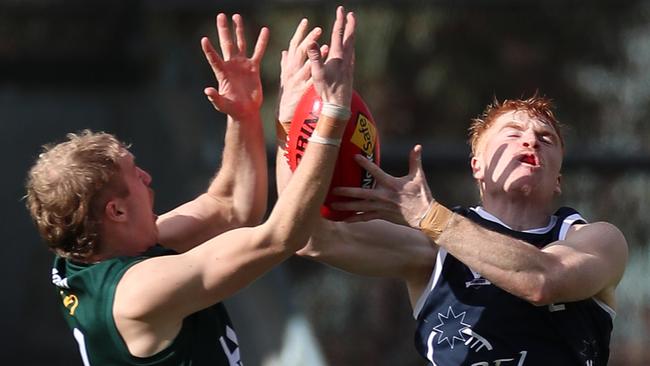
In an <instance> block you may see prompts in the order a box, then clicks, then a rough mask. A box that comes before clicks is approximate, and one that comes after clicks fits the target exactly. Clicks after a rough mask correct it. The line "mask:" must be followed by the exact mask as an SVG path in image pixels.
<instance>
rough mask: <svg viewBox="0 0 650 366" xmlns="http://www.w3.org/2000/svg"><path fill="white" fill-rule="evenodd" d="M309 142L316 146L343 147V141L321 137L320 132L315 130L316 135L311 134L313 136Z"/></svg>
mask: <svg viewBox="0 0 650 366" xmlns="http://www.w3.org/2000/svg"><path fill="white" fill-rule="evenodd" d="M307 141H309V142H313V143H315V144H321V145H332V146H337V147H338V146H341V139H332V138H329V137H323V136H319V135H318V132H316V130H314V133H312V134H311V136H310V137H309V138H308V139H307Z"/></svg>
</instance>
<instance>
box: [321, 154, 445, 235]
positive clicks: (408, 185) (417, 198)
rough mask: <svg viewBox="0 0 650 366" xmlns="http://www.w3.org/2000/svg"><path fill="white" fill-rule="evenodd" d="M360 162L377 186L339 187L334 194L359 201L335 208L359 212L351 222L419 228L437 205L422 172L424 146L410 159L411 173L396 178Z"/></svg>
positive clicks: (361, 160)
mask: <svg viewBox="0 0 650 366" xmlns="http://www.w3.org/2000/svg"><path fill="white" fill-rule="evenodd" d="M355 160H356V162H357V163H358V164H359V165H361V166H362V167H363V168H364V169H366V170H367V171H368V172H369V173H370V174H372V176H373V177H375V180H376V182H377V184H376V186H375V188H374V189H364V188H352V187H339V188H335V189H334V191H333V193H334V194H336V195H339V196H345V197H351V198H357V199H358V200H356V201H348V202H335V203H333V204H332V208H334V209H336V210H342V211H356V212H359V214H357V215H354V216H352V217H350V218H349V219H348V220H346V221H348V222H358V221H368V220H373V219H384V220H387V221H391V222H394V223H396V224H400V225H408V226H411V227H415V228H417V227H418V226H419V223H420V220H421V218H422V217H423V216H424V214H425V213H426V211H427V209H428V207H429V205H430V204H431V202H433V197H432V196H431V191H430V190H429V186H428V184H427V181H426V177H425V175H424V170H423V169H422V146H420V145H415V147H414V148H413V150H411V153H410V156H409V173H408V174H407V175H405V176H403V177H399V178H397V177H393V176H392V175H390V174H387V173H386V172H384V171H383V170H381V168H379V167H378V166H377V165H375V164H374V163H372V162H370V161H368V159H365V158H363V157H362V156H360V155H357V156H355Z"/></svg>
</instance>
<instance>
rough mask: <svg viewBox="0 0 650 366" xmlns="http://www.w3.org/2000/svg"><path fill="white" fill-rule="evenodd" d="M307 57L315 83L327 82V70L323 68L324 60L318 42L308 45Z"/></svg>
mask: <svg viewBox="0 0 650 366" xmlns="http://www.w3.org/2000/svg"><path fill="white" fill-rule="evenodd" d="M307 57H308V58H309V64H310V68H311V77H312V78H313V79H314V82H323V81H324V80H325V69H324V67H323V58H322V56H321V53H320V48H319V47H318V44H317V43H316V42H311V43H310V44H308V45H307Z"/></svg>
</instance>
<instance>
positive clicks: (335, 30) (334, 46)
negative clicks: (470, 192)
mask: <svg viewBox="0 0 650 366" xmlns="http://www.w3.org/2000/svg"><path fill="white" fill-rule="evenodd" d="M344 11H345V10H344V9H343V7H342V6H339V7H338V8H336V20H334V25H333V26H332V36H331V40H330V53H329V58H342V56H343V33H344V31H345V29H344V27H345V16H344ZM329 58H328V59H329Z"/></svg>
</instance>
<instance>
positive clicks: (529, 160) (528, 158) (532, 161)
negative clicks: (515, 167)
mask: <svg viewBox="0 0 650 366" xmlns="http://www.w3.org/2000/svg"><path fill="white" fill-rule="evenodd" d="M519 161H520V162H522V163H524V164H528V165H532V166H537V165H538V164H537V158H536V157H535V155H533V154H524V155H522V156H521V157H520V158H519Z"/></svg>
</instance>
